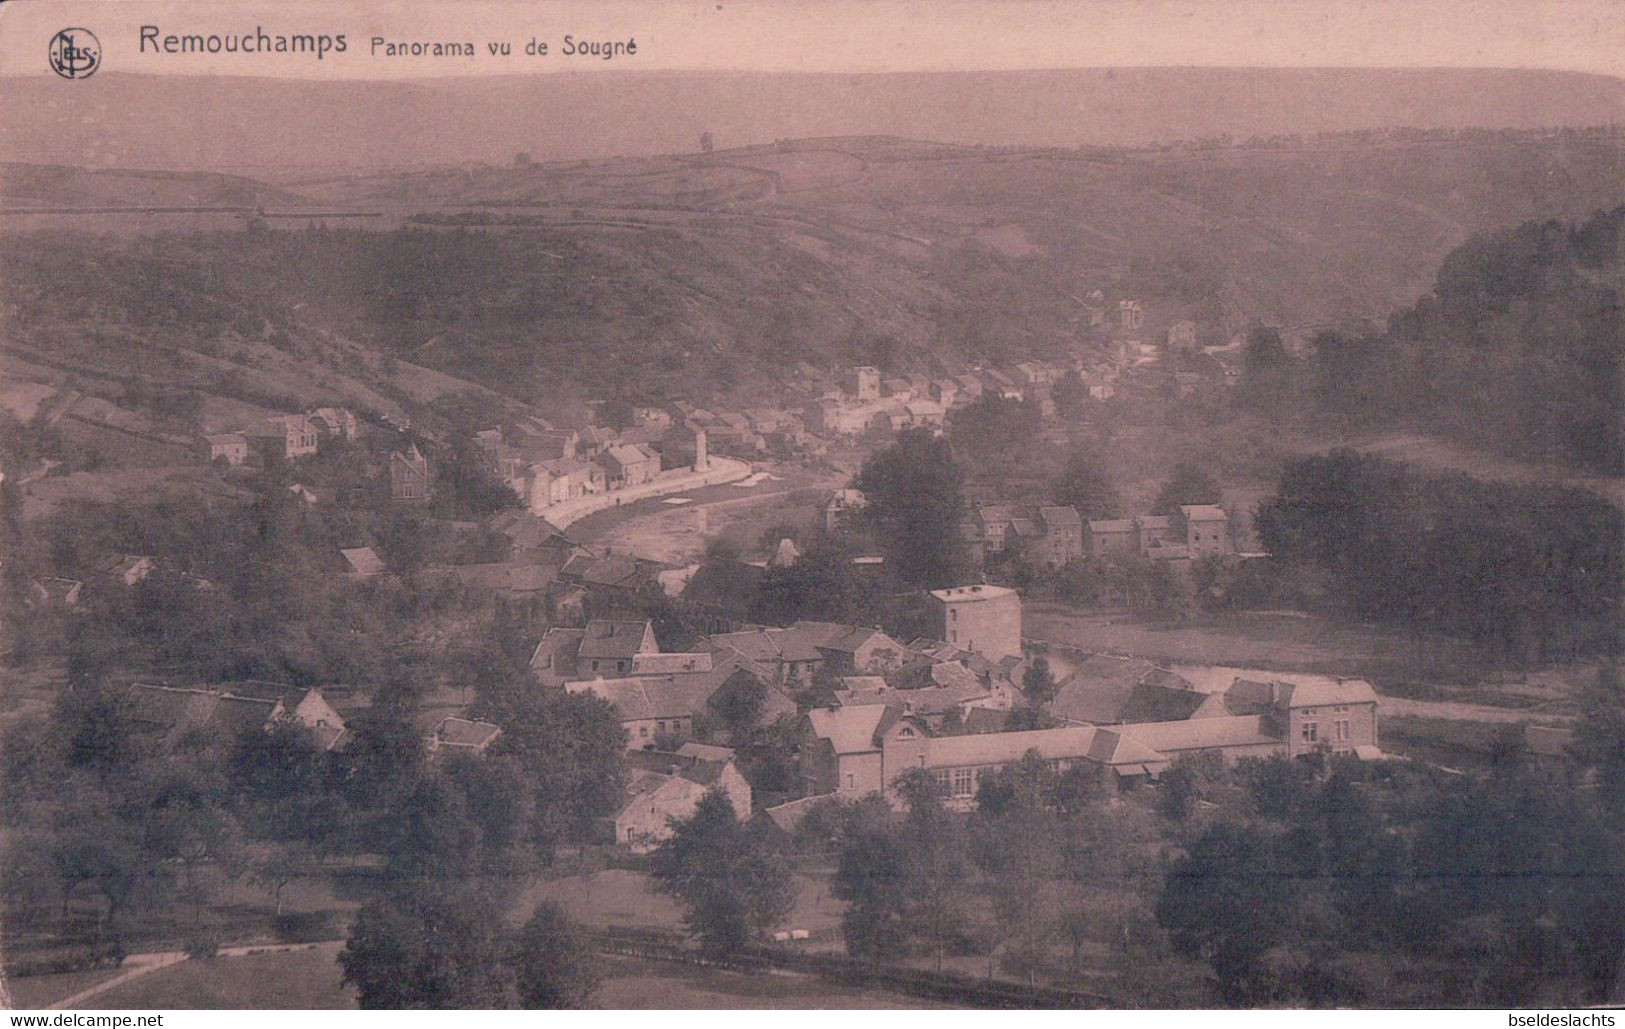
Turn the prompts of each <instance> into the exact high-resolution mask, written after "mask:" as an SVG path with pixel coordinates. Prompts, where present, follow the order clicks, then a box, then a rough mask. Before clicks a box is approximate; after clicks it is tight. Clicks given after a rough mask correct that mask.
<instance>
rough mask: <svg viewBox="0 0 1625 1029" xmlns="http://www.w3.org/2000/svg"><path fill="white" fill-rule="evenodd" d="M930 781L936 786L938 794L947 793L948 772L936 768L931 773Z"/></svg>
mask: <svg viewBox="0 0 1625 1029" xmlns="http://www.w3.org/2000/svg"><path fill="white" fill-rule="evenodd" d="M931 781H932V782H933V783H935V784H936V787H937V791H938V792H939V793H947V792H948V770H947V769H946V768H938V769H936V770H935V771H933V772H932V773H931Z"/></svg>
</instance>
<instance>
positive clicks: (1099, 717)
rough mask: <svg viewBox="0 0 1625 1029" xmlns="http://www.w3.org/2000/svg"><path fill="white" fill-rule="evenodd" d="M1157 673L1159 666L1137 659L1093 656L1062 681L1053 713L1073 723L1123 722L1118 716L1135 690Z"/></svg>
mask: <svg viewBox="0 0 1625 1029" xmlns="http://www.w3.org/2000/svg"><path fill="white" fill-rule="evenodd" d="M1155 670H1156V665H1153V664H1152V663H1151V662H1149V661H1143V660H1140V659H1138V658H1126V657H1112V656H1111V655H1109V654H1093V655H1090V656H1089V657H1087V658H1085V659H1084V660H1082V661H1079V662H1078V663H1077V664H1076V665H1074V666H1073V671H1072V674H1071V675H1069V676H1067V677H1066V678H1065V679H1063V680H1062V681H1061V683H1060V687H1059V688H1058V689H1057V690H1056V693H1055V699H1054V700H1052V701H1050V704H1049V709H1050V712H1051V713H1052V714H1054V715H1055V716H1056V717H1057V718H1063V719H1066V720H1067V721H1071V722H1092V723H1110V722H1117V721H1121V719H1120V718H1119V713H1120V712H1121V711H1122V710H1123V708H1124V707H1125V706H1126V705H1127V704H1128V701H1129V698H1130V697H1131V696H1132V695H1133V693H1134V688H1135V687H1136V686H1137V685H1139V683H1140V682H1141V681H1142V680H1143V679H1145V677H1146V676H1148V675H1150V674H1151V672H1153V671H1155Z"/></svg>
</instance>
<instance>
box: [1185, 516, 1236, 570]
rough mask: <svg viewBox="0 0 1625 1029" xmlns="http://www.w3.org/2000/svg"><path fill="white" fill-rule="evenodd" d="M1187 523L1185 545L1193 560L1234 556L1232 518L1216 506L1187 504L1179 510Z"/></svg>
mask: <svg viewBox="0 0 1625 1029" xmlns="http://www.w3.org/2000/svg"><path fill="white" fill-rule="evenodd" d="M1179 511H1180V514H1181V515H1183V516H1184V521H1185V545H1186V547H1187V548H1188V550H1187V552H1188V553H1189V554H1190V556H1191V557H1192V558H1196V557H1203V556H1206V555H1211V554H1232V553H1234V552H1235V547H1234V546H1232V544H1231V540H1230V516H1229V515H1228V514H1226V513H1225V510H1224V508H1222V507H1219V506H1217V505H1215V504H1186V505H1184V506H1183V507H1181V508H1180V509H1179Z"/></svg>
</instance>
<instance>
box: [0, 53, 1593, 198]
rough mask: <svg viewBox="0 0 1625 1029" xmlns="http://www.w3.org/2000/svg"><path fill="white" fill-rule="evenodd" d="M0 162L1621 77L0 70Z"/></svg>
mask: <svg viewBox="0 0 1625 1029" xmlns="http://www.w3.org/2000/svg"><path fill="white" fill-rule="evenodd" d="M4 88H5V92H6V95H7V100H6V108H7V117H6V118H5V120H4V123H3V125H0V159H3V160H11V161H35V162H46V163H71V164H80V165H95V166H120V167H149V168H180V169H210V170H216V171H234V172H239V173H242V174H249V175H253V176H255V177H260V178H266V177H274V176H278V175H282V174H286V173H289V172H291V171H296V170H299V169H306V170H309V169H340V168H358V169H363V170H376V169H380V168H401V167H411V166H426V165H448V164H459V163H466V162H478V161H485V162H500V163H504V164H505V163H507V162H508V161H510V160H511V159H512V158H513V156H514V154H515V153H517V152H526V153H529V154H530V155H531V156H532V157H533V158H534V159H536V160H538V161H546V160H559V159H575V158H598V157H609V156H614V155H650V154H661V153H683V152H692V151H694V150H696V149H698V141H699V137H700V134H701V133H703V132H710V133H711V134H712V136H713V137H714V138H715V140H716V143H717V145H718V146H722V147H737V146H746V145H752V144H759V143H770V142H772V141H774V140H776V139H784V138H807V137H818V136H852V135H885V136H902V137H908V138H913V139H934V140H941V141H944V142H949V143H961V144H971V145H1002V146H1064V147H1073V146H1079V145H1134V146H1138V145H1143V144H1147V143H1152V142H1157V141H1169V140H1179V139H1191V138H1196V137H1217V136H1224V135H1229V136H1233V137H1236V138H1238V139H1240V138H1246V137H1253V136H1270V135H1281V134H1293V133H1296V134H1305V135H1307V134H1312V133H1317V132H1338V131H1348V130H1357V129H1368V128H1380V127H1387V126H1411V127H1416V128H1428V129H1432V128H1464V127H1468V126H1490V127H1506V128H1528V127H1538V126H1573V125H1596V124H1617V123H1619V122H1620V121H1621V120H1622V118H1625V81H1621V80H1620V79H1616V78H1610V77H1607V76H1599V75H1587V74H1581V73H1576V72H1551V71H1511V70H1473V69H1419V70H1401V69H1227V68H1117V69H1079V70H1059V71H1026V72H987V71H969V72H939V73H911V74H862V75H850V74H840V75H836V74H793V75H792V74H767V73H743V72H740V73H727V72H608V73H599V72H574V73H560V74H546V75H531V76H502V77H491V78H474V79H441V80H420V81H414V82H352V83H344V84H342V85H337V84H333V83H318V82H298V81H283V80H271V79H252V78H211V77H202V76H168V77H153V76H144V75H130V74H119V73H115V72H104V73H103V74H100V75H97V76H95V77H94V78H92V79H87V80H85V81H83V82H76V83H74V84H73V88H72V89H64V88H63V83H62V82H60V81H58V80H57V79H56V78H55V77H53V76H39V77H12V78H8V79H5V80H4Z"/></svg>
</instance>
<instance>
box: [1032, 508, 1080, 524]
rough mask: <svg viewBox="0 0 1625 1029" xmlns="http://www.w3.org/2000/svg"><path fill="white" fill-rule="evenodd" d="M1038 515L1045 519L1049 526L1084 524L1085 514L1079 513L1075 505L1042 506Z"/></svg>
mask: <svg viewBox="0 0 1625 1029" xmlns="http://www.w3.org/2000/svg"><path fill="white" fill-rule="evenodd" d="M1038 517H1039V518H1041V519H1043V521H1044V524H1045V525H1047V526H1055V525H1077V526H1081V525H1083V516H1081V515H1079V514H1078V509H1077V508H1075V507H1041V508H1039V509H1038Z"/></svg>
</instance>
